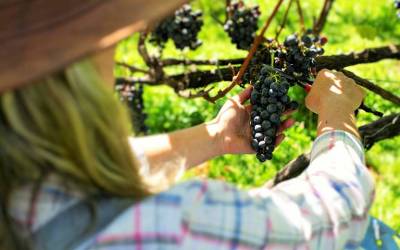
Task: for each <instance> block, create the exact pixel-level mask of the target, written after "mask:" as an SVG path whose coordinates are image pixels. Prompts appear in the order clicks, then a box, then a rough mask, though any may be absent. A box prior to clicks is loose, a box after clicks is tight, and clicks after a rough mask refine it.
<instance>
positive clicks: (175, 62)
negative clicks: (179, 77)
mask: <svg viewBox="0 0 400 250" xmlns="http://www.w3.org/2000/svg"><path fill="white" fill-rule="evenodd" d="M243 61H244V58H234V59H210V60H190V59H185V60H180V59H175V58H167V59H164V60H162V61H161V65H162V66H164V67H165V66H175V65H192V64H194V65H221V66H225V65H228V64H232V65H234V64H242V63H243Z"/></svg>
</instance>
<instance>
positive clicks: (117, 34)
mask: <svg viewBox="0 0 400 250" xmlns="http://www.w3.org/2000/svg"><path fill="white" fill-rule="evenodd" d="M62 2H64V3H62ZM65 2H68V3H65ZM185 2H187V1H186V0H112V1H111V0H85V1H81V0H73V1H71V0H69V1H57V0H36V1H14V2H13V1H11V3H9V4H3V5H1V4H0V30H1V32H0V44H1V45H0V58H1V60H0V92H4V91H7V90H10V89H14V88H16V87H21V86H23V85H24V84H27V83H29V82H32V81H34V80H36V79H38V78H40V77H43V76H45V75H47V74H50V73H52V72H55V71H57V70H60V69H62V68H63V67H65V66H67V65H68V64H70V63H72V62H74V61H76V60H78V59H79V58H81V57H84V56H87V55H89V54H91V53H93V52H95V51H98V50H102V49H105V48H107V47H109V46H111V45H113V44H115V43H117V42H118V41H120V40H122V39H124V38H126V37H128V36H129V35H131V34H132V33H134V32H135V31H139V30H143V29H144V28H145V27H146V26H147V25H148V24H149V23H150V22H154V21H158V20H160V19H161V18H163V17H165V16H166V15H167V14H168V13H170V12H172V11H173V10H174V9H176V8H178V7H179V6H181V5H182V4H184V3H185ZM43 8H45V9H43Z"/></svg>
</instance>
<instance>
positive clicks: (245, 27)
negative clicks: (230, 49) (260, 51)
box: [224, 2, 260, 50]
mask: <svg viewBox="0 0 400 250" xmlns="http://www.w3.org/2000/svg"><path fill="white" fill-rule="evenodd" d="M227 12H228V13H229V18H228V20H227V21H226V23H225V25H224V29H225V31H226V32H227V33H228V35H229V37H230V38H231V42H232V43H234V44H236V47H237V48H238V49H244V50H248V49H250V46H251V44H252V43H253V40H254V37H255V36H256V31H257V29H258V24H257V22H258V18H259V16H260V10H259V7H258V6H255V7H252V8H248V7H246V6H244V5H243V4H242V3H241V2H235V3H232V4H230V5H229V6H228V7H227Z"/></svg>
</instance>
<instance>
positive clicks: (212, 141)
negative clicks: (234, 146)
mask: <svg viewBox="0 0 400 250" xmlns="http://www.w3.org/2000/svg"><path fill="white" fill-rule="evenodd" d="M203 126H204V128H205V131H207V135H206V136H207V137H208V141H209V143H208V144H209V147H208V148H209V149H210V150H209V151H210V158H213V157H216V156H220V155H224V154H225V153H226V152H225V146H224V138H223V135H222V134H223V133H222V131H223V129H222V126H221V125H220V124H219V123H218V122H217V121H216V120H215V119H214V120H211V121H209V122H205V123H204V124H203Z"/></svg>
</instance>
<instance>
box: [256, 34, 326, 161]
mask: <svg viewBox="0 0 400 250" xmlns="http://www.w3.org/2000/svg"><path fill="white" fill-rule="evenodd" d="M326 42H327V39H326V38H324V37H322V38H320V37H319V36H312V35H311V32H307V33H306V34H304V35H303V36H301V37H300V38H299V36H298V35H296V34H293V35H290V36H288V37H287V38H286V39H285V42H284V44H283V46H282V45H277V44H273V42H271V44H269V53H270V55H271V54H272V55H273V57H272V62H269V63H270V64H272V66H269V65H264V66H263V67H262V68H261V70H259V73H258V74H257V76H256V77H255V78H254V79H255V81H252V84H253V86H254V88H253V91H252V93H251V96H250V102H251V104H252V112H251V120H250V126H251V130H252V141H251V146H252V148H253V149H254V150H255V151H256V153H257V154H256V157H257V159H258V160H259V161H260V162H264V161H266V160H270V159H272V153H273V151H274V149H275V142H276V134H277V131H278V128H279V126H280V123H281V116H282V114H283V112H284V111H286V110H293V109H296V108H297V107H298V103H297V102H296V101H291V100H290V97H289V96H288V90H289V88H290V87H291V86H294V85H295V84H296V83H300V82H301V83H304V82H307V83H311V82H312V79H311V76H313V75H314V74H315V73H316V61H315V58H316V57H317V56H319V55H322V54H323V53H324V50H323V48H322V46H323V45H324V44H325V43H326ZM267 59H268V58H267ZM268 60H271V59H268ZM265 63H268V61H266V62H265Z"/></svg>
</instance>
